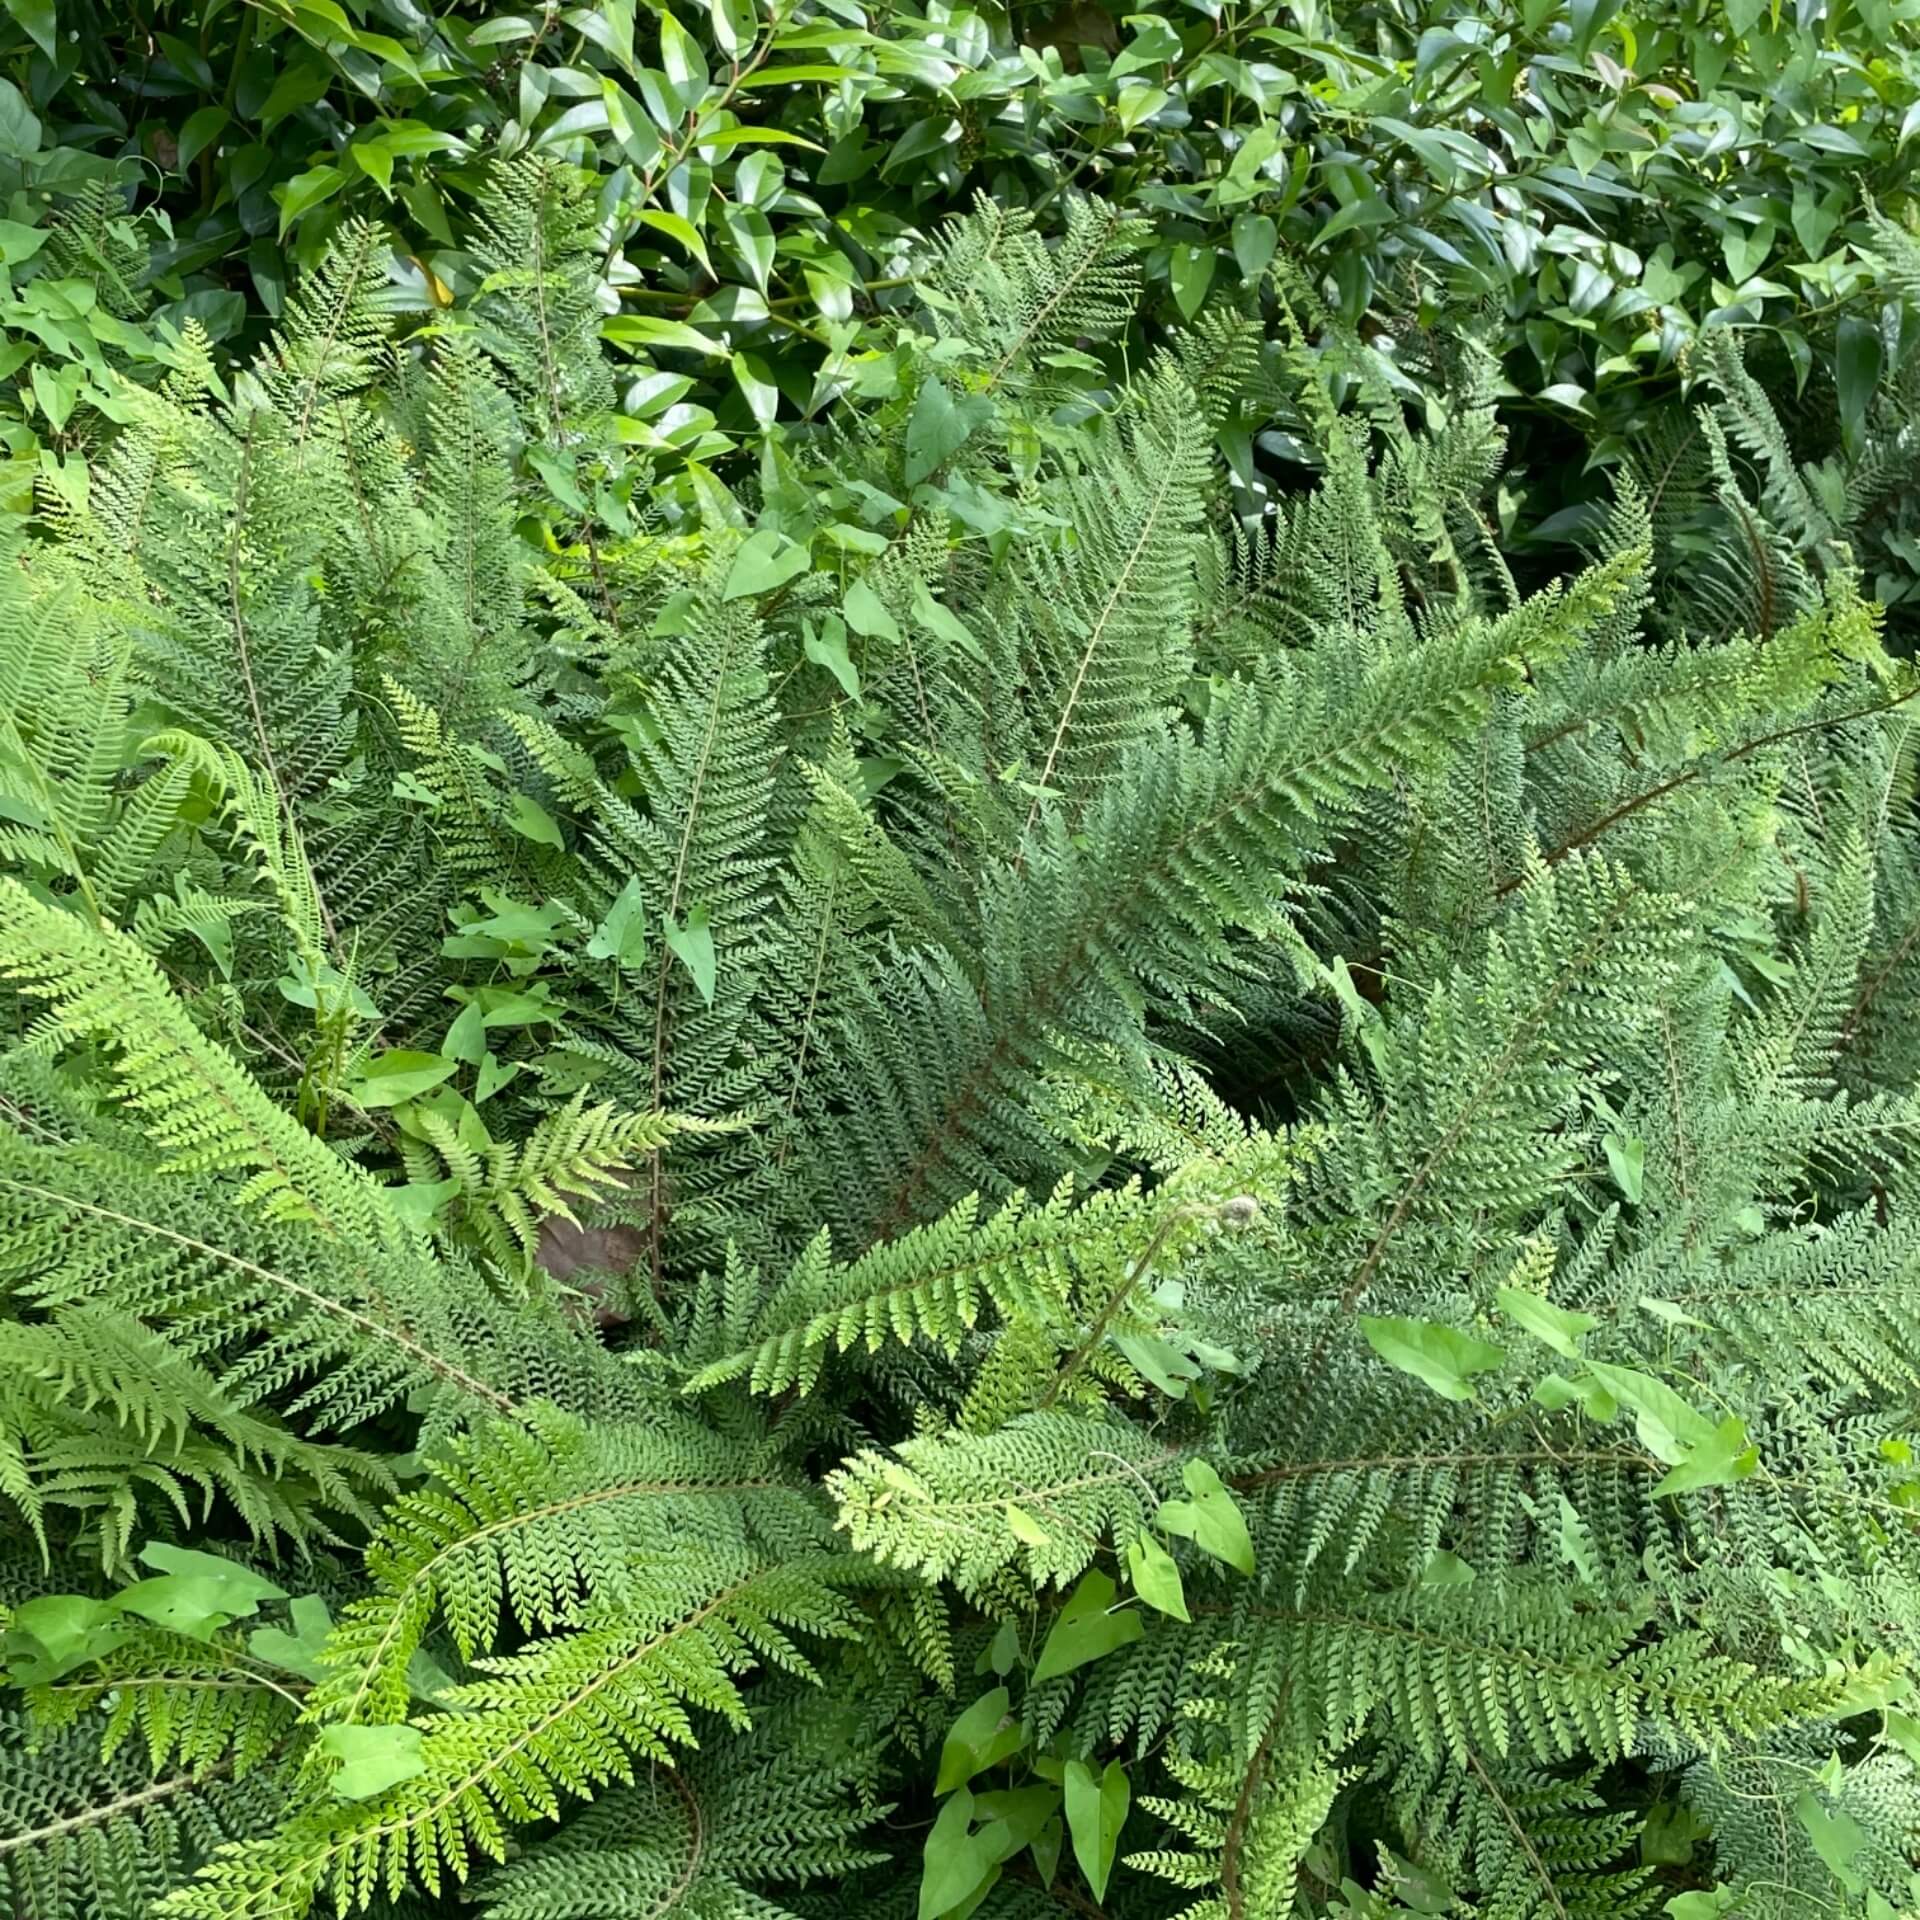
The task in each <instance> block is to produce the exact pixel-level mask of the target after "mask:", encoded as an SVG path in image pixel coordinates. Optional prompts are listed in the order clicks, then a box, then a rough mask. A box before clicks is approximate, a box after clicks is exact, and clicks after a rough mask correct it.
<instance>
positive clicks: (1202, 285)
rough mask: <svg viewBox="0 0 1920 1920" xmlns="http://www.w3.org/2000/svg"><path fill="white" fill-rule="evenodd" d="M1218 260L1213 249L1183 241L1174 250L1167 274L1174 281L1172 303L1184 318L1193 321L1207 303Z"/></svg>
mask: <svg viewBox="0 0 1920 1920" xmlns="http://www.w3.org/2000/svg"><path fill="white" fill-rule="evenodd" d="M1215 260H1216V256H1215V254H1214V251H1213V249H1212V248H1211V247H1196V246H1190V245H1188V244H1186V243H1185V242H1182V243H1181V244H1180V245H1179V246H1177V247H1175V248H1174V250H1173V258H1172V260H1171V261H1170V262H1169V263H1168V267H1167V271H1168V274H1169V276H1170V277H1171V279H1172V281H1173V303H1174V305H1175V306H1177V307H1178V308H1179V309H1180V313H1181V317H1182V318H1183V319H1187V320H1191V319H1192V318H1193V316H1194V315H1195V314H1196V313H1198V312H1199V311H1200V309H1201V307H1202V305H1203V304H1204V303H1205V301H1206V297H1207V289H1208V288H1209V287H1210V286H1212V285H1213V269H1214V266H1215Z"/></svg>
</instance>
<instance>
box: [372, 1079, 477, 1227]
mask: <svg viewBox="0 0 1920 1920" xmlns="http://www.w3.org/2000/svg"><path fill="white" fill-rule="evenodd" d="M488 1057H489V1058H491V1057H492V1056H491V1055H489V1056H488ZM463 1191H464V1186H463V1183H462V1182H460V1181H458V1180H409V1181H408V1182H407V1183H406V1185H404V1186H399V1187H387V1188H385V1189H383V1197H384V1198H385V1200H386V1202H387V1204H388V1206H390V1207H391V1208H392V1209H393V1210H394V1212H395V1213H397V1214H398V1215H399V1216H400V1218H401V1219H402V1220H404V1221H405V1222H406V1224H407V1225H408V1226H410V1227H411V1228H413V1229H414V1231H415V1232H416V1233H426V1232H429V1231H430V1230H431V1229H432V1226H433V1221H434V1216H435V1215H436V1214H437V1213H438V1212H439V1211H440V1209H441V1208H442V1207H444V1206H446V1205H447V1204H448V1203H449V1202H450V1201H452V1200H455V1199H457V1198H458V1197H459V1196H460V1194H461V1193H462V1192H463Z"/></svg>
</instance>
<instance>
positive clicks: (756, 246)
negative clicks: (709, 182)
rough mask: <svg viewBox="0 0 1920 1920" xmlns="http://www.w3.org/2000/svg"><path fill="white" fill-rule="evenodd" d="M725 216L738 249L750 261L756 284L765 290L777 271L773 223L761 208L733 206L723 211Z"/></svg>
mask: <svg viewBox="0 0 1920 1920" xmlns="http://www.w3.org/2000/svg"><path fill="white" fill-rule="evenodd" d="M721 218H722V219H723V220H724V222H725V224H726V229H727V238H728V239H729V240H730V241H731V242H732V244H733V250H734V252H736V253H737V254H739V256H740V258H741V259H742V260H744V261H745V262H746V263H747V272H748V273H749V274H751V275H752V276H753V284H754V285H755V286H756V287H758V288H759V289H760V291H761V292H762V293H765V292H766V291H767V281H768V276H769V275H770V274H771V273H772V272H773V248H774V237H773V222H772V221H770V220H769V219H768V218H767V216H766V215H765V214H764V213H762V212H761V211H760V209H759V208H758V207H733V206H729V207H726V208H724V209H723V210H722V214H721Z"/></svg>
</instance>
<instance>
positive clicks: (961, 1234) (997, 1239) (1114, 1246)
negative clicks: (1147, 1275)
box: [687, 1185, 1165, 1394]
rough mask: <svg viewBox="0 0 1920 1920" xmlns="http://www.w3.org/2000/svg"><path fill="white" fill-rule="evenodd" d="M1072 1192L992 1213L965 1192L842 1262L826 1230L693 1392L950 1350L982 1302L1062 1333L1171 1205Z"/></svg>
mask: <svg viewBox="0 0 1920 1920" xmlns="http://www.w3.org/2000/svg"><path fill="white" fill-rule="evenodd" d="M1074 1199H1075V1196H1074V1193H1073V1190H1072V1188H1071V1186H1070V1185H1063V1186H1061V1187H1060V1188H1058V1189H1056V1190H1055V1192H1054V1193H1053V1195H1052V1196H1051V1197H1050V1198H1049V1199H1048V1200H1046V1201H1044V1202H1041V1203H1038V1204H1029V1203H1028V1202H1027V1201H1026V1199H1025V1198H1024V1196H1022V1195H1019V1194H1015V1195H1013V1196H1012V1197H1011V1198H1010V1199H1009V1200H1008V1201H1007V1203H1006V1204H1005V1205H1004V1206H1002V1207H1000V1208H999V1209H998V1210H996V1211H995V1212H993V1213H991V1214H988V1215H986V1216H985V1217H984V1218H983V1217H982V1215H981V1212H980V1206H979V1202H978V1200H977V1199H969V1200H965V1201H962V1202H961V1203H960V1205H959V1206H957V1207H955V1208H954V1209H953V1210H952V1211H951V1212H949V1213H947V1214H946V1215H944V1216H943V1217H942V1218H941V1219H939V1220H937V1221H935V1222H933V1223H931V1224H930V1225H928V1226H925V1227H920V1228H916V1229H915V1230H914V1231H912V1232H911V1233H908V1234H905V1235H903V1236H902V1237H901V1238H900V1239H898V1240H894V1241H887V1242H883V1243H882V1244H881V1245H879V1246H876V1247H874V1248H872V1249H871V1250H870V1251H869V1252H867V1253H865V1254H863V1255H861V1257H860V1258H859V1259H858V1260H855V1261H852V1262H850V1263H845V1264H836V1263H834V1262H833V1261H832V1259H831V1254H830V1250H829V1247H828V1244H827V1241H826V1239H825V1237H824V1236H822V1237H821V1238H818V1239H816V1240H815V1241H814V1242H813V1244H812V1246H811V1247H809V1249H808V1250H807V1252H806V1253H805V1254H803V1255H802V1256H801V1258H800V1260H799V1261H798V1262H796V1263H795V1265H794V1268H793V1270H792V1272H791V1273H790V1274H789V1275H788V1277H787V1278H786V1280H785V1281H784V1282H782V1284H781V1285H780V1286H779V1287H778V1288H777V1289H776V1290H775V1291H774V1292H773V1294H772V1295H771V1297H770V1298H769V1299H768V1301H767V1303H766V1305H765V1306H764V1307H763V1308H762V1309H761V1311H760V1313H759V1314H758V1315H756V1316H755V1320H754V1323H753V1327H752V1336H753V1338H752V1344H751V1345H749V1346H745V1347H743V1348H742V1349H741V1350H740V1351H738V1352H736V1353H732V1354H728V1355H726V1356H725V1357H723V1358H721V1359H717V1360H714V1361H712V1362H710V1363H709V1364H708V1365H706V1366H705V1367H703V1368H701V1370H700V1371H699V1372H698V1373H697V1374H695V1375H694V1377H693V1378H692V1379H691V1380H689V1381H688V1382H687V1391H688V1392H689V1393H699V1392H703V1391H704V1390H706V1389H707V1388H709V1387H713V1386H717V1385H720V1384H721V1383H723V1382H725V1381H728V1380H737V1379H740V1378H741V1377H743V1376H745V1377H746V1378H747V1379H748V1380H749V1382H750V1384H751V1386H752V1389H753V1391H754V1392H755V1393H760V1394H771V1393H781V1392H784V1391H785V1390H786V1389H788V1388H789V1387H799V1388H800V1389H801V1390H802V1391H803V1392H810V1391H811V1390H812V1389H813V1387H814V1386H815V1384H816V1383H817V1382H818V1380H819V1377H820V1371H821V1368H822V1367H823V1365H824V1364H825V1362H826V1359H827V1356H828V1355H829V1354H830V1353H833V1352H840V1353H845V1352H847V1351H849V1350H850V1349H853V1348H856V1347H863V1348H865V1349H866V1350H867V1351H868V1352H870V1353H871V1352H876V1351H878V1350H879V1348H880V1347H881V1346H882V1345H883V1344H885V1343H886V1342H888V1341H901V1342H905V1343H909V1344H910V1343H912V1342H914V1341H916V1340H924V1341H927V1342H930V1343H931V1344H933V1345H935V1346H937V1347H939V1348H941V1349H943V1350H944V1351H946V1352H947V1353H948V1354H950V1355H951V1354H952V1353H954V1352H955V1351H956V1350H957V1349H958V1347H959V1344H960V1342H961V1341H962V1339H963V1338H964V1337H965V1336H966V1335H967V1334H968V1333H969V1332H971V1331H972V1329H973V1328H974V1327H975V1325H976V1324H977V1323H978V1321H979V1318H980V1313H981V1309H982V1308H983V1307H990V1308H991V1309H992V1311H993V1312H994V1313H995V1314H997V1315H998V1316H999V1317H1000V1319H1002V1320H1003V1321H1004V1320H1012V1319H1014V1318H1016V1317H1019V1316H1025V1317H1027V1318H1030V1319H1033V1320H1036V1321H1039V1322H1041V1323H1042V1324H1044V1325H1047V1326H1050V1327H1052V1328H1053V1329H1055V1331H1056V1332H1057V1333H1065V1332H1067V1331H1069V1330H1070V1326H1071V1321H1070V1308H1071V1305H1072V1303H1073V1302H1074V1300H1075V1299H1076V1298H1077V1297H1084V1296H1085V1295H1086V1294H1087V1293H1089V1292H1092V1291H1094V1290H1095V1289H1096V1288H1097V1287H1099V1286H1100V1284H1101V1283H1102V1282H1103V1281H1104V1282H1105V1284H1107V1285H1108V1286H1111V1285H1112V1284H1113V1283H1114V1281H1115V1280H1116V1279H1117V1277H1118V1274H1119V1272H1120V1270H1121V1268H1122V1267H1123V1266H1124V1264H1125V1262H1126V1260H1127V1258H1128V1256H1129V1255H1130V1254H1137V1253H1138V1252H1140V1251H1141V1250H1143V1249H1144V1247H1145V1245H1146V1243H1147V1241H1148V1240H1149V1239H1150V1238H1151V1237H1152V1223H1153V1221H1154V1219H1155V1217H1156V1216H1157V1215H1158V1214H1159V1213H1161V1212H1164V1211H1165V1207H1164V1205H1163V1204H1160V1203H1156V1202H1153V1201H1151V1200H1149V1199H1148V1197H1147V1196H1146V1195H1145V1194H1143V1193H1142V1192H1141V1191H1140V1190H1139V1189H1138V1188H1137V1187H1126V1188H1121V1189H1115V1190H1113V1191H1109V1192H1104V1193H1095V1194H1090V1195H1088V1196H1086V1198H1085V1199H1084V1201H1083V1202H1082V1203H1081V1204H1079V1205H1078V1206H1076V1205H1075V1204H1074Z"/></svg>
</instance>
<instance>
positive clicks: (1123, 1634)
mask: <svg viewBox="0 0 1920 1920" xmlns="http://www.w3.org/2000/svg"><path fill="white" fill-rule="evenodd" d="M1116 1591H1117V1589H1116V1588H1115V1587H1114V1584H1113V1582H1112V1581H1111V1580H1110V1579H1109V1578H1108V1577H1107V1576H1106V1575H1105V1574H1104V1573H1102V1572H1100V1571H1099V1569H1098V1568H1095V1569H1093V1570H1092V1571H1091V1572H1088V1573H1086V1574H1083V1575H1082V1576H1081V1579H1080V1584H1079V1585H1078V1586H1077V1587H1075V1588H1074V1590H1073V1592H1072V1594H1071V1596H1070V1597H1069V1598H1068V1600H1067V1604H1066V1605H1065V1606H1064V1607H1062V1608H1061V1609H1060V1612H1059V1614H1058V1615H1057V1616H1056V1617H1055V1619H1054V1623H1053V1630H1052V1632H1050V1633H1049V1634H1048V1635H1047V1644H1046V1645H1045V1646H1044V1647H1042V1648H1041V1649H1040V1659H1039V1662H1038V1664H1037V1665H1036V1666H1035V1667H1034V1670H1033V1677H1034V1679H1035V1681H1036V1682H1038V1681H1041V1680H1052V1679H1055V1678H1057V1677H1058V1676H1059V1675H1060V1674H1063V1673H1071V1672H1073V1670H1074V1669H1075V1668H1076V1667H1084V1666H1085V1665H1086V1664H1087V1663H1088V1662H1089V1661H1090V1660H1098V1659H1100V1658H1101V1657H1102V1656H1103V1655H1105V1654H1109V1653H1112V1652H1113V1651H1114V1650H1115V1649H1116V1648H1118V1647H1124V1646H1127V1645H1129V1644H1131V1643H1132V1642H1133V1641H1135V1640H1138V1639H1139V1638H1140V1636H1141V1634H1142V1633H1144V1632H1145V1631H1146V1629H1145V1627H1144V1625H1143V1624H1142V1622H1141V1619H1140V1616H1139V1615H1138V1614H1137V1613H1133V1612H1130V1611H1123V1612H1120V1613H1109V1612H1108V1611H1107V1609H1108V1608H1109V1607H1110V1606H1112V1604H1113V1601H1114V1596H1115V1593H1116Z"/></svg>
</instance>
